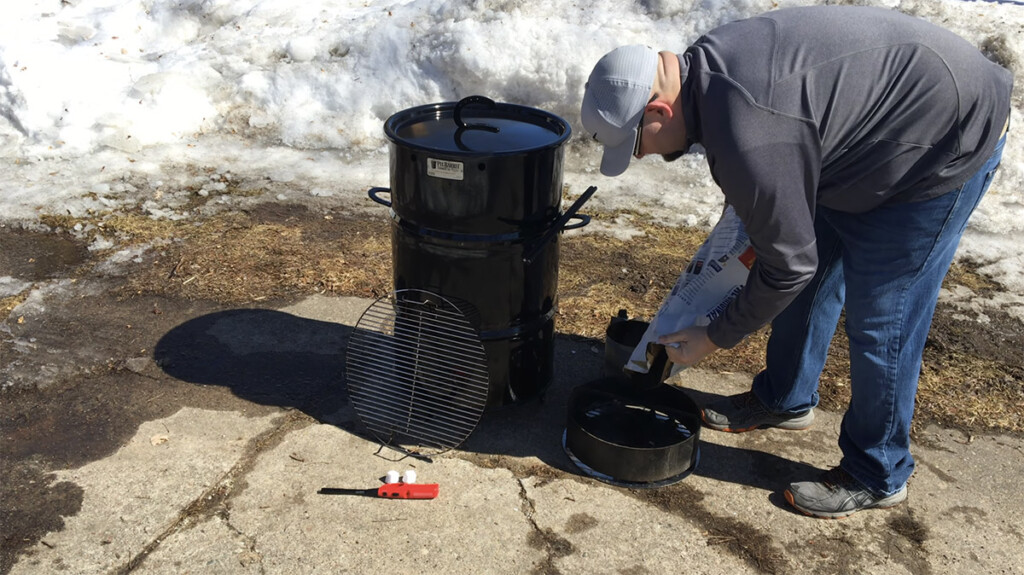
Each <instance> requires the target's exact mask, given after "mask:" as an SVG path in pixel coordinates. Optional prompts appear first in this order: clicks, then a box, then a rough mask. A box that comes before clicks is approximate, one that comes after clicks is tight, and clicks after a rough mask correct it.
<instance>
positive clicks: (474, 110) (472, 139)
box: [384, 96, 572, 156]
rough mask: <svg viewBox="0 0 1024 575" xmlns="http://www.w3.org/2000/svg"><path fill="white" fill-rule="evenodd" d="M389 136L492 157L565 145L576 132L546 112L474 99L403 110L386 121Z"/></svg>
mask: <svg viewBox="0 0 1024 575" xmlns="http://www.w3.org/2000/svg"><path fill="white" fill-rule="evenodd" d="M384 133H385V135H386V136H387V137H388V139H389V140H391V141H392V142H395V143H396V144H400V145H403V146H409V147H412V148H418V149H422V150H425V151H433V152H442V153H446V154H451V155H455V156H459V155H467V156H479V155H489V156H493V155H503V154H521V153H524V152H529V151H532V150H541V149H545V148H548V147H554V146H560V145H562V144H563V143H564V142H565V141H566V140H568V139H569V136H570V135H571V133H572V129H571V128H570V127H569V124H568V122H566V121H565V120H563V119H562V118H560V117H558V116H556V115H554V114H551V113H549V112H545V111H543V110H539V109H536V108H530V107H527V106H519V105H515V104H505V103H494V102H493V101H491V100H489V99H487V98H483V97H482V96H470V97H469V98H465V99H463V100H460V101H459V102H444V103H439V104H428V105H426V106H419V107H416V108H409V109H407V110H403V111H401V112H398V113H396V114H394V115H393V116H391V117H390V118H388V120H387V121H386V122H385V124H384Z"/></svg>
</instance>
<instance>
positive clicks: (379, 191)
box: [367, 188, 391, 208]
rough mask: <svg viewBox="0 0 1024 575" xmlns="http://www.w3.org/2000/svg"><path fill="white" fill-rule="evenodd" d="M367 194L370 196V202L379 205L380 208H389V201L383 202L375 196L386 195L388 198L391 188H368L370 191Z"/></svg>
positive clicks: (382, 199)
mask: <svg viewBox="0 0 1024 575" xmlns="http://www.w3.org/2000/svg"><path fill="white" fill-rule="evenodd" d="M367 194H368V195H369V196H370V199H371V200H373V201H375V202H377V203H378V204H380V205H382V206H387V207H389V208H390V207H391V202H390V201H388V200H385V199H384V198H381V197H379V196H378V195H377V194H387V195H389V196H390V195H391V188H370V191H369V192H367Z"/></svg>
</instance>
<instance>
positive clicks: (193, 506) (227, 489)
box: [111, 410, 313, 575]
mask: <svg viewBox="0 0 1024 575" xmlns="http://www.w3.org/2000/svg"><path fill="white" fill-rule="evenodd" d="M282 419H283V421H281V422H280V423H279V424H278V425H277V426H275V427H273V428H272V429H268V430H267V431H264V432H263V433H261V434H259V435H257V436H256V437H254V438H252V439H251V440H250V441H249V444H248V445H247V446H246V450H245V451H244V452H243V453H242V456H241V457H240V458H239V459H238V461H237V462H236V463H235V465H234V466H232V467H231V469H229V470H228V471H227V472H226V473H224V475H222V476H221V477H220V479H218V480H217V481H216V482H215V483H214V484H213V485H212V486H211V487H210V488H209V489H207V490H206V491H204V492H203V493H202V494H201V495H200V496H199V497H197V498H196V499H194V500H192V502H191V503H189V504H188V505H186V506H185V508H184V509H183V510H182V511H181V512H180V513H179V514H178V517H177V518H176V519H175V520H174V521H173V522H172V523H171V525H170V526H168V527H167V529H164V531H163V532H161V533H160V534H159V535H157V536H156V537H155V538H154V539H153V540H152V541H150V542H149V543H147V544H146V545H145V546H144V547H143V548H142V549H141V550H140V551H139V552H138V553H136V554H135V555H134V556H132V557H131V558H130V559H129V560H128V562H127V563H125V564H124V565H122V566H121V567H119V568H117V569H115V570H114V571H112V572H111V575H127V574H128V573H131V572H132V571H133V570H135V568H136V567H138V566H139V565H141V564H142V562H143V561H145V560H146V558H147V557H149V556H150V555H151V554H152V553H153V552H154V551H156V550H157V549H158V548H159V547H160V545H161V544H162V543H163V542H164V541H165V540H166V539H167V538H168V537H170V536H172V535H174V534H175V533H179V532H182V531H185V530H186V529H190V528H192V527H193V526H195V525H197V524H199V523H200V522H201V521H202V520H203V519H207V518H210V517H213V516H217V517H220V518H221V519H223V520H224V522H225V524H227V525H228V527H229V528H231V529H232V530H233V531H234V532H236V533H237V534H238V535H240V536H242V537H243V538H245V539H246V541H247V542H249V543H250V544H251V550H252V551H253V552H254V553H255V554H256V556H257V557H259V560H260V571H261V572H263V571H264V569H263V563H262V559H263V557H262V554H260V553H259V552H257V551H255V538H253V537H250V536H248V535H246V534H244V533H242V532H241V531H240V530H238V529H237V528H235V527H234V526H232V525H231V523H230V521H229V519H230V516H231V512H230V509H229V507H228V501H229V500H230V499H231V498H233V497H235V496H236V495H238V494H239V493H241V492H242V490H243V489H244V488H245V482H244V481H243V479H244V478H245V476H246V475H247V474H248V473H249V472H250V471H252V469H253V467H254V466H255V465H256V461H257V460H258V459H259V456H260V455H261V454H262V453H264V452H265V451H267V450H268V449H270V448H273V447H275V446H277V445H278V444H280V443H281V441H282V440H283V439H284V438H285V436H287V435H288V434H289V433H291V432H293V431H297V430H299V429H302V428H304V427H306V426H308V425H310V424H311V423H312V421H313V420H312V419H311V418H310V417H309V416H307V415H305V414H304V413H302V412H301V411H298V410H289V411H288V412H286V413H285V415H284V416H283V417H282Z"/></svg>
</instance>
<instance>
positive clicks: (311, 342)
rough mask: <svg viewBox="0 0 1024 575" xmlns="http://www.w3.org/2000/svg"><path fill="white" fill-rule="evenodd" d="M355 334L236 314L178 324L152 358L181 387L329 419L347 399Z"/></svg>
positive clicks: (291, 319) (277, 315)
mask: <svg viewBox="0 0 1024 575" xmlns="http://www.w3.org/2000/svg"><path fill="white" fill-rule="evenodd" d="M351 332H352V328H351V327H348V326H345V325H341V324H338V323H332V322H325V321H317V320H311V319H306V318H302V317H298V316H295V315H292V314H289V313H285V312H280V311H275V310H268V309H233V310H226V311H222V312H217V313H212V314H208V315H204V316H200V317H197V318H194V319H191V320H189V321H187V322H185V323H183V324H181V325H178V326H177V327H175V328H174V329H172V330H171V331H169V332H167V333H166V334H165V335H164V336H163V337H162V338H161V339H160V341H159V342H157V345H156V347H155V348H154V350H153V359H154V360H155V361H156V363H157V365H159V366H160V367H161V368H162V369H163V370H164V372H166V373H167V374H168V375H170V376H172V377H175V378H177V379H180V380H182V381H187V382H190V383H196V384H201V385H219V386H224V387H227V388H229V389H230V390H231V392H232V393H234V394H235V395H236V396H238V397H241V398H244V399H246V400H249V401H252V402H253V403H257V404H261V405H276V406H281V407H293V408H296V409H299V410H301V411H303V412H305V413H307V414H309V415H310V416H312V417H314V418H316V419H317V420H323V419H324V417H325V416H326V415H328V414H331V413H334V412H336V411H338V410H339V409H340V408H341V407H342V406H343V405H344V404H345V403H346V402H347V401H348V400H347V398H346V396H345V394H344V386H343V385H342V376H343V369H344V363H345V353H344V352H345V345H346V342H347V340H348V338H349V335H350V334H351Z"/></svg>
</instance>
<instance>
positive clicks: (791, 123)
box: [679, 6, 1013, 348]
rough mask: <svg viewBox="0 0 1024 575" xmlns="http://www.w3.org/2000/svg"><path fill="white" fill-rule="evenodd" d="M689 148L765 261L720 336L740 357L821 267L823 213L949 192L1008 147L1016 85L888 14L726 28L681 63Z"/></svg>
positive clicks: (719, 327) (950, 37)
mask: <svg viewBox="0 0 1024 575" xmlns="http://www.w3.org/2000/svg"><path fill="white" fill-rule="evenodd" d="M679 62H680V67H681V68H680V70H681V77H682V95H681V97H682V105H683V118H684V121H685V122H686V128H687V132H688V134H687V138H688V140H689V141H690V142H689V143H690V144H696V143H699V144H701V145H702V146H703V147H704V150H705V153H706V154H707V161H708V165H709V167H710V169H711V174H712V176H713V177H714V179H715V182H716V183H717V184H718V185H719V186H720V187H721V188H722V191H723V192H724V194H725V198H726V201H727V202H728V203H729V204H731V205H732V206H733V207H734V208H735V209H736V212H737V214H738V215H739V216H740V219H741V220H743V224H744V226H745V227H746V230H747V233H748V234H749V236H750V239H751V243H752V245H753V247H754V250H755V252H756V254H757V262H756V264H755V265H754V267H753V269H752V270H751V273H750V277H749V279H748V281H747V285H746V286H745V288H744V289H743V291H742V292H741V293H740V294H739V295H738V296H737V297H736V298H735V299H734V300H733V301H732V303H731V304H730V305H729V307H728V308H727V309H726V311H725V312H724V313H723V314H722V315H721V316H719V317H718V318H716V319H715V320H714V321H713V322H712V323H711V324H710V325H709V326H708V336H709V337H710V338H711V341H712V342H714V343H715V344H716V345H718V346H720V347H725V348H728V347H732V346H734V345H735V344H736V343H738V342H739V341H740V340H742V339H743V338H744V337H745V336H746V335H747V334H749V333H752V332H753V331H755V330H757V329H758V328H760V327H761V326H763V325H765V324H766V323H768V322H769V321H771V319H772V318H774V317H775V316H776V315H778V313H779V312H781V311H782V310H783V309H784V308H785V307H786V306H787V305H789V303H790V302H791V301H792V300H793V299H794V298H795V297H796V296H797V294H799V293H800V291H801V290H802V289H803V287H804V286H805V285H806V284H807V282H808V281H810V279H811V277H812V276H813V275H814V272H815V269H816V267H817V263H818V262H817V253H816V246H815V236H814V214H815V209H816V207H817V206H825V207H828V208H831V209H834V210H840V211H845V212H855V213H859V212H866V211H868V210H871V209H872V208H875V207H877V206H879V205H880V204H882V203H885V202H894V201H899V202H913V201H921V200H925V199H929V198H932V197H936V196H939V195H941V194H943V193H946V192H949V191H951V190H953V189H955V188H957V187H958V186H960V185H961V184H963V183H964V182H966V181H967V180H968V179H969V178H970V177H971V176H972V175H974V173H975V172H976V171H977V170H979V169H980V168H981V166H982V164H983V163H984V162H985V161H986V160H987V159H988V157H989V156H990V155H991V154H992V151H993V150H994V148H995V145H996V143H997V142H998V140H999V137H1000V134H1001V132H1002V128H1003V126H1004V125H1005V122H1006V120H1007V117H1008V114H1009V110H1010V92H1011V88H1012V83H1013V79H1012V76H1011V74H1010V72H1009V71H1007V70H1005V69H1004V68H1002V67H1000V66H998V65H996V64H994V63H992V62H990V61H989V60H987V59H986V58H985V57H984V56H983V55H982V54H981V53H980V52H979V51H978V50H977V49H976V48H975V47H974V46H972V45H970V44H969V43H968V42H966V41H965V40H963V39H962V38H960V37H958V36H956V35H955V34H953V33H952V32H949V31H947V30H944V29H942V28H939V27H937V26H934V25H932V24H929V23H927V22H925V21H924V20H920V19H917V18H913V17H910V16H907V15H903V14H900V13H898V12H895V11H891V10H886V9H882V8H868V7H852V6H814V7H806V8H789V9H783V10H777V11H774V12H770V13H768V14H765V15H762V16H758V17H755V18H751V19H748V20H742V21H738V22H733V23H730V24H726V25H724V26H721V27H719V28H716V29H715V30H713V31H711V32H709V33H707V34H706V35H704V36H702V37H701V38H700V39H698V40H697V42H696V43H694V44H693V45H692V46H690V47H689V48H688V49H687V50H686V51H685V52H684V53H682V54H680V55H679Z"/></svg>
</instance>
